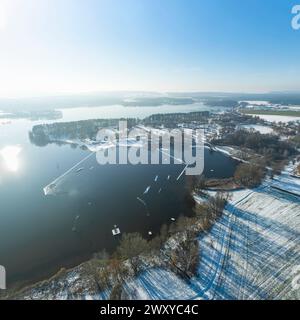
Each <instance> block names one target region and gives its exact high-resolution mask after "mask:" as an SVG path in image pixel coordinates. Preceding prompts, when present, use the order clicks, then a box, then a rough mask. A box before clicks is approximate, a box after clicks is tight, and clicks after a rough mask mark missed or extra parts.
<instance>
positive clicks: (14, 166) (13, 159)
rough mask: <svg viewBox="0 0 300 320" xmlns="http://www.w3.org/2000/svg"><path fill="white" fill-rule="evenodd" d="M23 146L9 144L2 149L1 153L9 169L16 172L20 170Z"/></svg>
mask: <svg viewBox="0 0 300 320" xmlns="http://www.w3.org/2000/svg"><path fill="white" fill-rule="evenodd" d="M21 150H22V148H21V147H19V146H7V147H4V148H3V149H1V150H0V155H1V157H2V159H3V161H4V164H5V167H6V168H7V170H8V171H12V172H16V171H18V170H19V167H20V163H19V158H18V156H19V153H20V152H21Z"/></svg>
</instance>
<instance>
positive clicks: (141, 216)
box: [0, 105, 236, 286]
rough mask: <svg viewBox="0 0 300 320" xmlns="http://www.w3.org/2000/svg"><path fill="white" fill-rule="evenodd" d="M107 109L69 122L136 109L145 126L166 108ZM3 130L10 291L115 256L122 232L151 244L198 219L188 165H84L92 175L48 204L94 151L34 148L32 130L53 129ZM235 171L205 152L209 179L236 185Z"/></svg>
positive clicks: (2, 239)
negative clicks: (182, 220) (175, 225)
mask: <svg viewBox="0 0 300 320" xmlns="http://www.w3.org/2000/svg"><path fill="white" fill-rule="evenodd" d="M202 107H203V106H201V105H199V106H197V105H196V106H195V105H191V106H181V107H180V108H179V106H169V109H168V111H170V112H171V110H172V112H179V110H180V112H189V111H199V110H201V108H202ZM101 108H105V109H103V114H101V110H100V108H97V109H95V108H84V110H82V109H81V108H80V110H76V112H77V113H76V112H75V113H76V115H75V114H74V113H72V112H70V109H66V110H64V111H63V115H64V116H63V119H62V120H61V121H71V120H80V119H86V118H88V119H90V118H104V117H109V116H110V115H111V117H113V118H115V117H121V116H124V115H126V114H127V113H126V112H127V111H128V110H129V109H130V111H129V112H128V117H133V116H136V117H140V118H142V117H145V116H148V115H150V114H153V113H159V112H158V111H161V110H164V108H166V107H164V108H162V109H161V108H160V107H151V108H150V107H147V108H145V107H140V108H129V109H128V107H120V106H119V107H118V110H119V111H118V112H117V111H116V109H114V107H101ZM120 108H121V109H120ZM109 109H110V110H111V112H110V113H109V112H108V110H109ZM133 109H134V110H133ZM191 109H192V110H191ZM72 110H73V109H72ZM74 110H75V109H74ZM174 110H176V111H174ZM135 111H136V113H134V112H135ZM143 111H144V113H143ZM93 112H95V113H94V115H93ZM150 112H151V113H150ZM149 113H150V114H149ZM83 114H84V115H85V116H84V115H83ZM2 122H3V124H2V125H0V154H1V156H0V202H1V209H0V265H3V266H5V267H6V270H7V277H8V286H11V285H12V284H13V283H14V282H16V281H24V280H26V281H28V280H32V281H33V280H34V281H35V280H38V279H43V278H44V277H47V276H49V275H51V274H53V273H54V272H57V271H58V270H59V269H60V268H61V267H71V266H74V265H76V264H78V263H80V262H82V261H84V260H86V259H88V258H90V257H91V255H92V254H93V253H94V252H98V251H101V250H102V249H104V248H105V249H107V250H108V251H112V250H113V249H114V248H115V247H116V245H117V243H118V239H117V238H115V237H113V236H112V228H113V226H114V225H115V224H116V225H118V227H119V228H120V229H121V232H122V233H124V232H135V231H136V232H141V233H142V234H143V235H144V236H145V237H147V236H148V232H149V231H151V232H153V234H155V233H156V232H158V231H159V229H160V227H161V225H162V224H163V223H168V224H169V223H171V218H177V217H178V216H179V215H181V214H186V215H189V214H191V208H190V207H189V204H188V203H187V201H186V198H185V196H186V193H187V188H186V185H187V184H186V176H185V175H182V177H181V178H180V179H179V180H177V177H178V175H179V174H180V172H181V171H182V166H181V165H167V166H166V165H152V166H151V165H148V166H143V165H138V166H130V165H127V166H122V165H120V166H117V165H111V166H109V165H107V166H100V165H98V164H97V163H96V158H95V155H92V156H91V157H90V158H89V159H87V160H86V161H85V162H84V163H83V165H82V167H83V168H84V170H82V171H80V172H77V171H75V172H72V173H71V174H69V175H68V176H67V177H66V178H65V179H64V181H63V182H62V183H61V185H60V192H58V193H57V194H55V195H49V196H45V195H44V193H43V188H44V187H45V186H46V185H48V184H49V183H50V182H51V181H53V180H54V179H55V178H57V177H58V176H60V175H61V174H63V173H64V172H65V171H66V170H68V169H69V168H71V167H72V166H73V165H74V164H76V163H77V162H78V161H80V160H82V159H83V158H85V157H86V156H87V155H88V154H89V151H85V150H81V149H80V148H74V147H71V146H70V145H63V146H58V145H56V144H50V145H47V146H45V147H38V146H35V145H33V144H31V143H30V140H29V137H28V132H29V131H30V130H31V128H32V126H33V125H35V124H38V123H43V122H48V123H49V122H53V121H35V122H32V121H29V120H13V121H4V120H2ZM4 123H5V124H4ZM235 167H236V162H235V161H233V160H232V159H230V158H228V157H226V156H225V155H223V154H221V153H217V152H213V153H211V152H209V150H207V149H206V150H205V175H206V176H207V177H220V178H225V177H229V176H231V175H232V174H233V173H234V170H235ZM148 187H150V188H148ZM147 189H148V192H145V191H146V190H147ZM138 198H139V199H138ZM140 200H142V201H140Z"/></svg>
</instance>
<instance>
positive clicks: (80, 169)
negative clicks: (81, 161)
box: [76, 168, 84, 173]
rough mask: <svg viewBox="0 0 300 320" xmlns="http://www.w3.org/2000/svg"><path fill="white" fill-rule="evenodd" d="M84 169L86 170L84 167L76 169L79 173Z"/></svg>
mask: <svg viewBox="0 0 300 320" xmlns="http://www.w3.org/2000/svg"><path fill="white" fill-rule="evenodd" d="M82 170H84V168H78V169H77V170H76V172H77V173H78V172H80V171H82Z"/></svg>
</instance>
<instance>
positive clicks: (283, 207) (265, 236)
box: [128, 184, 300, 299]
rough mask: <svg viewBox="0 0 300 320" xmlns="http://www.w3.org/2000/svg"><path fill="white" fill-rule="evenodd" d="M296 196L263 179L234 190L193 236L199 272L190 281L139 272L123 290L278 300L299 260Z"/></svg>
mask: <svg viewBox="0 0 300 320" xmlns="http://www.w3.org/2000/svg"><path fill="white" fill-rule="evenodd" d="M299 235H300V199H299V198H298V197H296V196H293V195H289V194H285V193H281V192H279V191H278V190H273V189H272V186H270V185H269V184H265V185H263V186H261V187H260V188H258V189H256V190H254V191H250V190H246V191H237V192H235V193H234V195H233V200H232V202H231V203H230V204H229V205H228V206H227V208H226V211H225V213H224V215H223V217H222V218H221V219H220V220H219V221H218V222H217V223H216V224H215V225H214V227H213V228H212V230H211V231H210V232H209V233H207V234H205V235H203V236H201V237H200V238H199V242H200V250H201V251H200V264H199V276H198V277H196V278H194V279H193V280H192V281H191V282H190V283H187V282H185V281H183V280H182V279H180V278H178V277H176V276H175V275H174V274H171V273H170V272H167V271H165V270H160V269H154V270H153V269H152V270H148V271H145V272H144V273H143V274H141V275H140V277H139V278H138V279H137V280H136V281H134V283H130V285H129V288H128V294H129V295H130V296H131V297H132V298H141V299H145V298H147V299H282V298H285V297H288V295H289V294H291V291H292V287H291V282H292V280H293V277H294V275H293V270H294V269H295V267H296V266H297V265H299V264H300V237H299Z"/></svg>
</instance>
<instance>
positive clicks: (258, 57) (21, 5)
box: [0, 0, 300, 96]
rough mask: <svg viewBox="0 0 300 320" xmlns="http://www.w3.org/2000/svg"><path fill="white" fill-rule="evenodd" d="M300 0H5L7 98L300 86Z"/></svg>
mask: <svg viewBox="0 0 300 320" xmlns="http://www.w3.org/2000/svg"><path fill="white" fill-rule="evenodd" d="M297 3H299V4H300V0H294V1H290V0H263V1H262V0H0V96H14V95H40V94H49V93H59V92H85V91H101V90H153V91H244V92H256V91H258V92H262V91H273V90H274V91H275V90H300V81H299V74H300V73H299V71H300V30H299V31H295V30H293V29H292V28H291V19H292V14H291V10H292V7H293V6H294V5H295V4H297Z"/></svg>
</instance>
